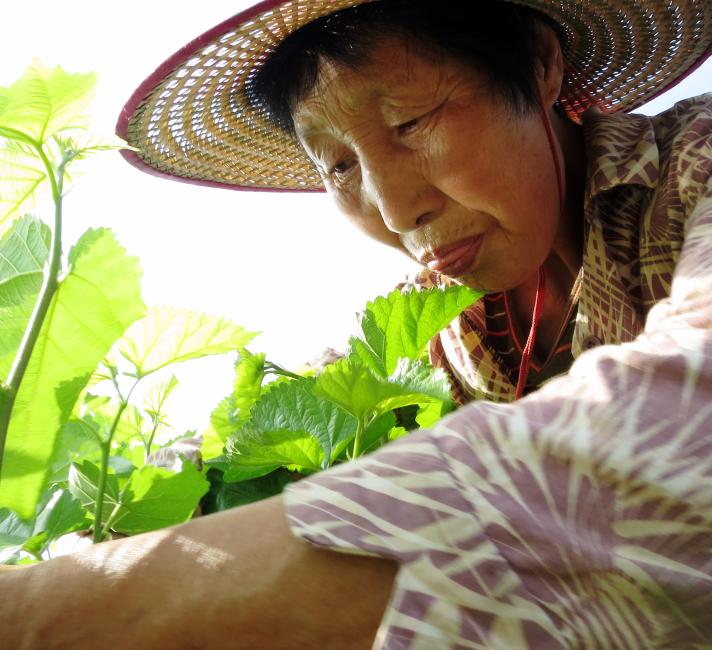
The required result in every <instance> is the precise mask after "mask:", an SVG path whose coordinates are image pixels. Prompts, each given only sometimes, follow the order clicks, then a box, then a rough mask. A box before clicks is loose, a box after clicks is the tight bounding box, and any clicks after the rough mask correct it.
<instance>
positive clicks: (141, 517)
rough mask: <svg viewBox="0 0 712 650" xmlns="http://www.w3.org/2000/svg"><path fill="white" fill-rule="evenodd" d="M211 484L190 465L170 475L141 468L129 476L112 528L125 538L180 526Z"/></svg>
mask: <svg viewBox="0 0 712 650" xmlns="http://www.w3.org/2000/svg"><path fill="white" fill-rule="evenodd" d="M209 487H210V484H209V483H208V481H207V480H206V479H205V477H204V476H203V474H202V473H201V472H200V471H199V470H198V469H197V468H196V467H195V465H194V464H193V463H191V462H185V463H183V469H182V470H181V471H180V472H178V473H175V472H171V471H170V470H168V469H166V468H165V467H154V466H153V465H144V466H143V467H142V468H141V469H139V470H136V471H135V472H134V473H133V474H131V478H130V479H129V481H128V483H127V484H126V487H125V488H124V491H123V494H122V498H121V505H120V507H119V510H118V512H117V514H116V517H115V518H114V520H113V523H112V525H111V528H112V529H113V530H115V531H117V532H119V533H124V534H126V535H136V534H138V533H144V532H147V531H150V530H157V529H159V528H165V527H166V526H173V525H175V524H180V523H183V522H184V521H187V520H188V519H190V518H191V516H192V515H193V513H194V512H195V509H196V508H197V507H198V503H199V502H200V499H201V497H202V496H203V495H204V494H205V493H206V492H207V491H208V488H209Z"/></svg>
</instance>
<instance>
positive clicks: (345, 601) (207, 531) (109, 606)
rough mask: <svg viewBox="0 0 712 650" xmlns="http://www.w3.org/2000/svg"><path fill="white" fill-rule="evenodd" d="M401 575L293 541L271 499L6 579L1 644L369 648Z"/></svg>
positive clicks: (0, 602) (388, 566)
mask: <svg viewBox="0 0 712 650" xmlns="http://www.w3.org/2000/svg"><path fill="white" fill-rule="evenodd" d="M395 573H396V565H395V563H393V562H391V561H388V560H384V559H377V558H365V557H357V556H352V555H344V554H340V553H335V552H333V551H327V550H322V549H318V548H316V547H313V546H311V545H310V544H308V543H306V542H304V541H302V540H300V539H298V538H297V537H295V536H294V535H293V534H292V533H291V531H290V529H289V526H288V523H287V520H286V517H285V514H284V510H283V505H282V500H281V498H280V497H274V498H272V499H268V500H266V501H262V502H259V503H257V504H253V505H249V506H244V507H242V508H237V509H234V510H228V511H225V512H221V513H218V514H215V515H209V516H207V517H202V518H199V519H194V520H192V521H190V522H188V523H186V524H183V525H182V526H177V527H174V528H170V529H166V530H161V531H156V532H154V533H147V534H144V535H139V536H136V537H132V538H127V539H122V540H117V541H114V542H107V543H104V544H100V545H98V546H94V547H92V548H91V549H89V550H86V551H82V552H81V553H78V554H75V555H68V556H64V557H61V558H57V559H55V560H52V561H49V562H46V563H44V564H40V565H37V566H34V567H30V568H27V569H18V570H14V571H4V572H0V593H2V598H0V647H2V648H13V649H14V650H20V649H30V648H32V649H35V648H36V649H38V650H39V649H40V648H41V649H42V650H51V649H55V648H56V649H59V648H64V649H66V648H73V649H81V648H96V647H99V646H100V645H101V646H107V647H111V648H114V649H117V650H119V649H124V648H126V649H130V650H139V649H141V648H154V649H157V648H171V649H172V650H178V649H181V648H232V649H235V650H240V649H244V650H255V648H265V649H267V648H269V650H307V649H308V650H311V649H314V650H317V649H319V650H324V649H325V648H328V649H329V650H357V649H359V650H360V649H368V648H370V647H371V646H372V644H373V639H374V636H375V634H376V630H377V627H378V624H379V622H380V620H381V617H382V615H383V612H384V610H385V607H386V604H387V601H388V596H389V594H390V591H391V588H392V584H393V580H394V577H395Z"/></svg>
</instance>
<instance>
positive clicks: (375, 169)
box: [361, 155, 442, 234]
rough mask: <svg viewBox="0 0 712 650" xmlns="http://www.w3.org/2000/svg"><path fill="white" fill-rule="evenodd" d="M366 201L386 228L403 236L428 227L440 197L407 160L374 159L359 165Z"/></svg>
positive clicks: (395, 158)
mask: <svg viewBox="0 0 712 650" xmlns="http://www.w3.org/2000/svg"><path fill="white" fill-rule="evenodd" d="M361 174H362V178H363V187H364V191H365V192H366V195H367V200H368V201H369V203H371V204H372V205H373V206H374V207H375V208H376V209H377V210H378V211H379V213H380V215H381V219H382V220H383V223H384V224H385V225H386V227H387V228H388V229H389V230H390V231H392V232H395V233H398V234H403V233H407V232H410V231H412V230H415V229H417V228H419V227H420V226H423V225H425V224H426V223H429V222H430V221H432V220H433V219H434V218H436V216H437V214H438V213H439V211H440V207H441V206H440V204H441V200H442V195H441V194H440V192H439V191H438V190H437V189H436V188H435V187H433V186H432V185H431V184H430V183H429V182H427V180H426V179H425V177H424V176H423V174H422V172H421V171H420V170H418V169H417V167H416V165H414V164H413V162H412V161H410V160H408V156H407V155H405V156H384V155H381V156H377V157H375V159H370V160H367V161H364V160H362V162H361Z"/></svg>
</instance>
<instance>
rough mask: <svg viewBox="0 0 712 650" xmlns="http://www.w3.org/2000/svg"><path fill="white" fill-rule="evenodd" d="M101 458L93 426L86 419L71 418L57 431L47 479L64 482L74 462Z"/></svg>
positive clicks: (94, 460) (53, 481) (93, 460)
mask: <svg viewBox="0 0 712 650" xmlns="http://www.w3.org/2000/svg"><path fill="white" fill-rule="evenodd" d="M100 458H101V447H100V446H99V440H98V438H97V434H96V433H95V429H94V428H93V426H92V425H91V424H90V423H88V422H86V421H84V420H69V422H65V423H64V424H63V425H62V426H61V427H60V429H59V432H58V433H57V439H56V441H55V447H54V452H53V454H52V458H51V460H50V466H49V467H50V469H49V472H48V476H47V481H48V482H49V483H59V482H64V481H66V480H67V479H68V476H69V468H70V466H71V465H72V463H74V462H78V461H80V460H82V459H86V460H89V461H91V462H98V461H99V459H100Z"/></svg>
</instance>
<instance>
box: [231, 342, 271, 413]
mask: <svg viewBox="0 0 712 650" xmlns="http://www.w3.org/2000/svg"><path fill="white" fill-rule="evenodd" d="M264 377H265V355H264V353H263V352H259V353H257V354H252V353H251V352H250V351H249V350H240V354H239V355H238V358H237V361H236V362H235V384H234V388H233V392H232V394H233V397H234V401H233V403H234V408H235V411H236V416H237V420H238V422H246V421H247V420H249V418H250V410H251V409H252V407H253V406H254V405H255V403H256V402H257V400H258V399H259V398H260V395H261V394H262V382H263V381H264Z"/></svg>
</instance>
